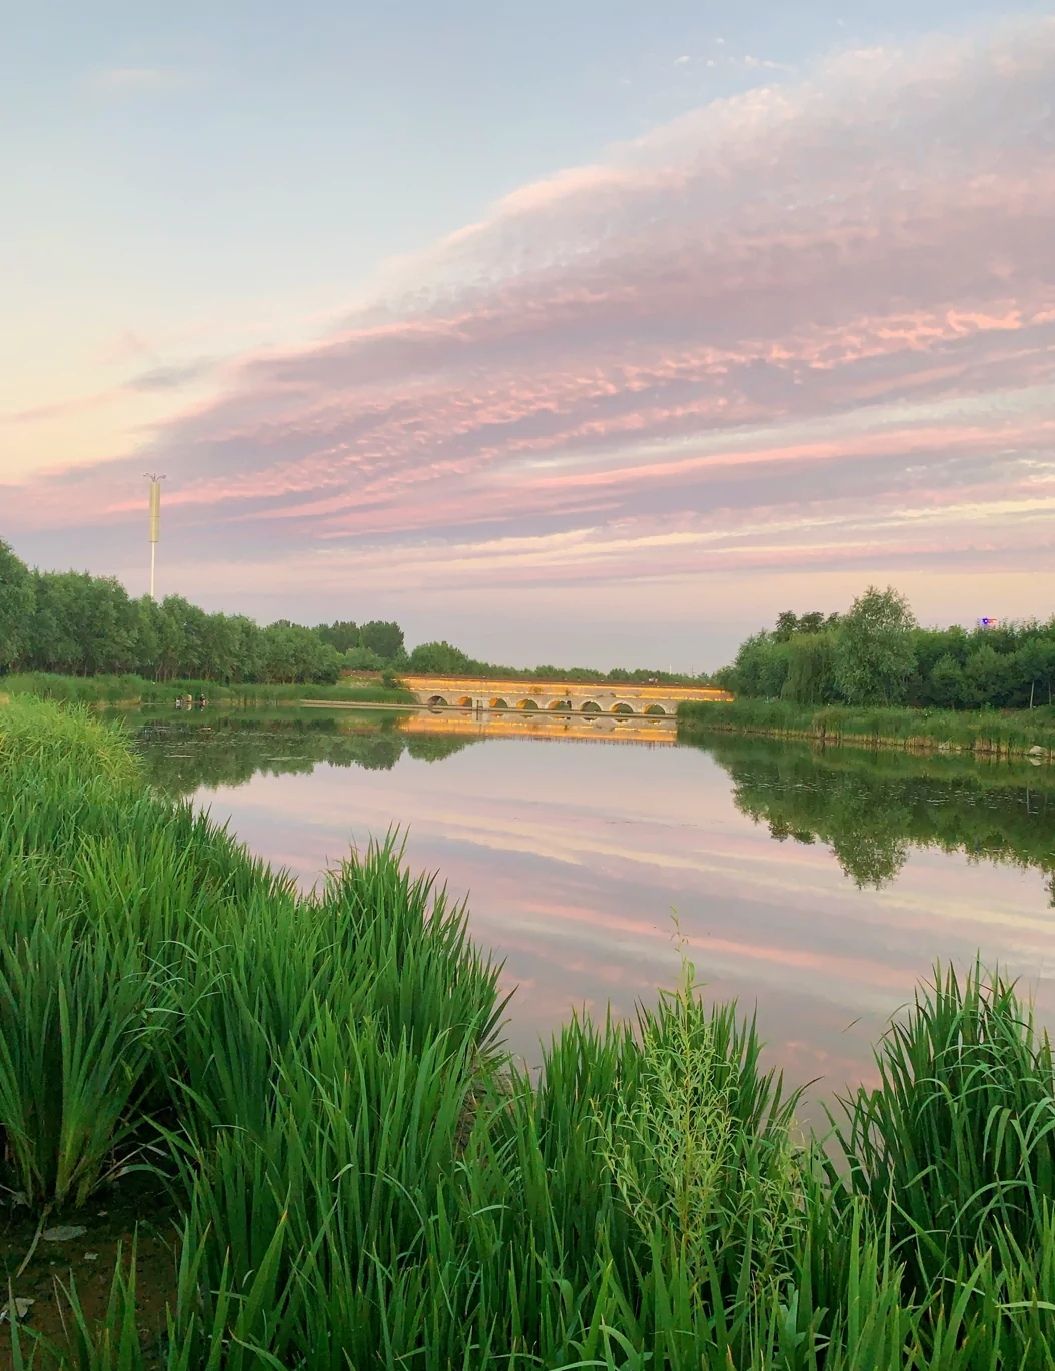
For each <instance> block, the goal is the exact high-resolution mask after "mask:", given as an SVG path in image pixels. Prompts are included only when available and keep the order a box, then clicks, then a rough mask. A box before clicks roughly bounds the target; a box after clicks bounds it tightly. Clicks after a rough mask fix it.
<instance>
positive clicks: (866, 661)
mask: <svg viewBox="0 0 1055 1371" xmlns="http://www.w3.org/2000/svg"><path fill="white" fill-rule="evenodd" d="M714 680H715V683H716V684H718V685H721V686H723V687H725V688H726V689H727V690H731V691H732V692H733V693H734V694H736V695H738V696H749V697H752V698H765V699H777V698H782V699H785V700H791V701H794V702H795V703H797V704H813V705H816V704H831V703H847V704H860V705H867V704H877V705H892V704H909V705H912V706H914V707H919V708H928V709H982V708H995V709H1021V708H1032V707H1037V706H1041V705H1045V706H1046V705H1050V704H1051V703H1052V700H1053V698H1055V618H1053V619H1050V620H1048V622H1047V623H1044V624H1040V623H1036V622H1032V621H1030V622H1025V623H1017V624H1009V625H1004V626H1001V627H998V628H978V629H974V630H971V631H970V632H968V631H967V630H966V629H964V628H961V627H960V626H959V625H958V624H954V625H953V626H952V627H951V628H947V629H934V628H917V627H915V626H914V620H913V619H912V615H911V611H910V610H909V608H908V606H907V604H906V603H905V601H904V599H903V598H902V597H901V596H899V595H898V593H897V592H896V591H895V590H893V589H892V588H890V587H888V588H887V589H886V590H884V591H880V590H877V589H876V588H875V587H869V589H868V590H867V591H866V592H865V594H864V595H862V596H860V597H859V598H858V600H856V601H855V603H854V606H853V608H852V609H851V610H850V611H849V613H847V614H844V615H841V616H840V615H838V614H831V615H829V616H828V618H827V619H825V618H824V616H823V615H822V614H821V613H819V612H817V611H814V612H812V613H809V614H803V615H795V614H794V613H793V612H792V611H791V610H785V611H783V613H781V614H780V615H779V616H778V618H777V622H776V625H775V627H774V628H773V629H772V630H762V631H760V632H758V633H755V634H752V635H751V636H750V637H749V638H747V639H745V641H744V642H743V643H742V644H741V646H740V649H739V651H738V652H737V655H736V658H735V660H734V662H733V663H732V664H731V665H730V666H728V667H723V668H722V669H721V670H720V671H718V672H716V673H715V676H714Z"/></svg>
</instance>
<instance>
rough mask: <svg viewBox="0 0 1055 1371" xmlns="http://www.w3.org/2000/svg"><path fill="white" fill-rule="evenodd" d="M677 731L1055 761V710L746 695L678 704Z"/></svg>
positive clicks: (689, 735)
mask: <svg viewBox="0 0 1055 1371" xmlns="http://www.w3.org/2000/svg"><path fill="white" fill-rule="evenodd" d="M678 732H679V735H681V736H683V737H685V738H687V739H689V740H692V739H693V738H694V737H697V738H704V737H706V736H707V735H708V734H713V733H743V734H748V735H755V736H757V737H762V738H799V739H805V740H808V741H810V742H814V743H820V744H822V745H824V746H847V747H867V748H871V749H873V750H874V749H877V748H901V749H903V750H906V751H919V752H965V753H968V752H969V753H975V754H976V755H979V756H988V757H1028V758H1030V759H1034V760H1036V761H1040V762H1052V761H1055V710H1052V709H1051V708H1045V709H1035V710H1029V711H1027V710H1018V711H1015V712H1007V713H999V712H997V711H996V710H933V709H909V708H882V707H879V706H876V707H874V708H867V709H864V708H851V707H850V706H847V705H823V706H820V707H813V706H809V705H797V704H793V703H790V702H789V701H786V700H756V699H749V698H741V699H737V700H732V701H721V702H716V703H713V704H711V703H708V704H697V703H696V702H695V701H688V702H686V703H684V704H682V705H679V707H678Z"/></svg>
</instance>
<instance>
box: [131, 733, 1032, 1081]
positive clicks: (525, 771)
mask: <svg viewBox="0 0 1055 1371" xmlns="http://www.w3.org/2000/svg"><path fill="white" fill-rule="evenodd" d="M206 718H207V716H206ZM533 722H534V721H533ZM449 724H450V721H449V720H444V719H442V717H441V718H440V720H439V721H437V720H436V719H435V716H426V717H424V718H417V719H411V720H409V721H408V720H406V719H405V718H404V719H402V720H400V719H397V718H394V717H393V718H384V719H378V717H377V716H376V715H375V716H373V717H363V716H361V715H350V714H343V715H340V716H336V717H335V716H331V715H327V716H325V717H319V716H315V717H302V718H297V719H296V720H294V719H291V717H290V716H289V715H286V716H284V718H283V720H273V721H252V720H249V719H245V718H241V719H236V720H231V721H227V720H221V719H219V718H211V719H208V721H207V722H206V723H205V724H204V726H203V724H202V722H201V721H199V720H197V719H196V720H195V726H194V727H193V728H191V727H187V726H181V727H177V726H176V724H175V721H173V720H172V719H171V717H168V718H164V719H161V720H160V721H156V722H154V723H153V724H151V725H149V726H148V727H147V729H146V730H145V731H144V734H143V740H142V746H143V750H144V755H145V757H146V761H147V765H148V767H149V770H150V774H151V776H152V777H153V779H154V780H155V782H156V783H157V784H159V785H161V786H164V787H165V788H166V789H168V790H170V791H172V792H176V793H181V794H192V793H193V794H194V795H195V796H196V798H197V799H198V800H199V802H201V803H206V804H209V805H210V806H211V807H212V810H213V812H214V814H215V815H216V816H217V817H218V818H220V819H224V820H226V819H230V820H231V823H232V827H233V830H234V832H235V833H237V834H238V835H239V836H240V837H241V838H242V839H243V840H244V841H245V842H247V843H248V844H249V846H250V847H251V848H252V849H253V850H254V851H256V852H259V853H260V854H261V855H263V856H265V857H267V858H269V859H270V860H272V861H274V862H276V863H279V864H281V865H285V866H287V867H288V868H289V869H290V870H292V871H293V872H294V873H295V874H296V875H297V876H298V878H299V879H300V880H302V881H303V883H304V884H305V885H306V886H307V885H310V884H311V883H312V882H313V881H314V880H316V878H317V877H318V875H319V873H320V872H321V871H322V870H324V869H325V867H326V866H327V865H328V864H330V863H332V862H333V861H335V860H337V859H339V858H340V857H341V856H342V855H343V854H344V853H346V852H347V850H348V848H349V845H350V844H357V845H359V846H362V845H363V844H364V843H365V842H366V841H367V840H368V838H369V837H370V836H379V835H382V834H384V833H385V832H386V830H387V829H388V828H389V827H390V826H392V825H397V826H399V827H400V828H401V829H403V830H404V832H406V833H407V834H408V851H407V855H408V860H409V861H410V862H411V863H412V864H413V865H414V866H415V867H418V868H424V869H428V870H436V871H439V872H440V873H442V876H443V878H444V879H445V880H446V881H447V882H448V884H449V888H450V891H451V893H452V895H453V896H455V897H456V898H460V897H462V896H464V895H468V896H469V909H470V917H471V924H472V929H473V934H474V936H475V937H476V939H477V940H478V941H479V942H480V943H481V944H482V945H485V946H489V947H492V948H494V949H495V950H496V952H497V953H498V955H499V956H500V957H502V958H504V960H505V963H506V977H507V980H508V982H509V983H510V984H515V985H517V986H518V987H519V989H518V992H517V994H516V996H515V997H514V1000H513V1003H512V1006H511V1022H510V1027H509V1039H510V1042H511V1045H512V1046H513V1048H514V1050H516V1051H518V1052H521V1053H523V1054H524V1055H525V1056H527V1057H528V1058H529V1060H533V1061H534V1060H537V1058H538V1048H537V1042H538V1039H539V1037H541V1036H545V1035H547V1034H548V1033H549V1032H550V1031H551V1030H552V1028H553V1027H555V1026H556V1024H557V1023H558V1022H560V1021H561V1020H562V1019H564V1018H565V1017H567V1015H568V1014H569V1013H570V1011H571V1009H572V1008H573V1007H575V1006H582V1005H586V1006H588V1007H589V1008H590V1009H591V1010H593V1011H594V1012H597V1013H603V1012H604V1010H605V1007H606V1005H607V1004H609V1003H610V1004H611V1005H612V1008H613V1012H615V1013H616V1014H629V1013H632V1012H633V1008H634V1003H635V1001H636V1000H640V999H646V1000H651V999H653V998H654V996H655V993H656V988H657V987H658V986H669V985H671V984H672V983H673V982H674V980H675V979H676V977H677V974H678V954H677V951H676V947H675V939H674V926H673V918H674V916H676V918H677V921H678V926H679V928H680V932H681V935H682V936H683V937H684V939H685V941H686V943H687V946H688V949H689V952H690V954H691V955H692V957H693V959H694V960H695V962H696V964H697V967H698V969H699V972H700V975H701V978H702V979H703V980H705V981H706V982H707V984H708V987H709V993H712V994H714V995H715V996H719V997H722V998H731V997H737V998H739V999H740V1000H741V1002H742V1003H744V1004H745V1005H747V1006H751V1005H754V1004H756V1003H757V1005H758V1016H759V1022H760V1027H761V1030H762V1032H763V1035H764V1037H765V1038H766V1039H767V1041H768V1043H769V1045H770V1047H769V1051H770V1055H771V1057H772V1058H773V1059H774V1060H776V1061H778V1062H779V1063H780V1064H781V1065H783V1066H784V1067H785V1068H786V1070H787V1071H788V1074H789V1076H790V1077H791V1078H792V1079H794V1080H795V1081H801V1080H804V1079H809V1078H812V1077H814V1076H818V1075H820V1076H823V1077H825V1078H826V1079H827V1080H828V1082H829V1083H830V1084H832V1085H835V1086H839V1085H842V1084H844V1083H846V1082H848V1081H851V1080H856V1079H860V1078H862V1077H864V1076H866V1075H867V1074H868V1072H869V1060H870V1043H871V1041H872V1040H873V1039H874V1037H875V1036H876V1034H877V1033H878V1031H879V1030H880V1029H881V1027H882V1025H883V1023H884V1021H885V1020H886V1018H887V1016H888V1015H889V1014H890V1013H891V1012H893V1011H894V1010H895V1009H896V1008H897V1007H898V1006H899V1005H900V1004H901V1003H903V1002H904V1001H905V999H906V998H907V997H908V996H910V995H911V992H912V987H913V984H914V982H915V981H916V979H917V978H918V977H919V976H921V975H925V974H926V973H927V971H928V969H929V968H930V966H931V965H932V963H933V961H934V960H935V959H936V958H939V957H940V958H943V959H951V960H953V961H956V962H957V963H960V964H963V963H965V962H968V961H970V960H972V959H973V957H974V955H975V953H976V952H977V951H979V950H980V951H981V953H982V955H983V957H984V958H985V959H986V960H987V961H989V962H994V961H997V960H998V961H999V962H1000V964H1001V965H1002V966H1004V967H1005V968H1006V970H1007V971H1008V972H1009V973H1010V974H1013V975H1023V976H1025V977H1026V978H1027V985H1028V988H1029V989H1030V990H1032V991H1034V992H1035V993H1036V996H1037V1008H1038V1013H1039V1015H1040V1017H1041V1018H1042V1019H1043V1020H1044V1021H1046V1022H1048V1023H1051V1022H1053V1020H1055V978H1053V972H1055V966H1053V959H1052V951H1053V943H1052V938H1051V930H1052V922H1051V920H1052V915H1051V912H1050V905H1051V902H1052V895H1053V888H1052V880H1053V871H1055V831H1053V830H1055V825H1053V824H1052V817H1053V810H1055V775H1052V774H1051V773H1050V772H1048V771H1046V770H1045V771H1040V770H1037V771H1034V770H1032V769H1031V768H1015V769H1011V768H1008V767H1006V766H986V765H984V764H983V765H978V764H973V763H968V762H965V761H954V760H953V759H933V760H920V759H914V758H910V757H903V756H901V755H897V754H890V755H884V756H881V757H878V758H875V759H873V758H870V757H868V756H867V755H865V754H862V753H860V752H851V751H849V750H847V751H845V752H836V753H829V754H827V755H819V754H816V753H814V752H811V751H810V750H809V749H807V748H805V747H801V746H780V745H768V744H763V743H759V742H754V741H744V740H735V739H722V740H719V741H718V742H716V743H714V744H713V745H712V746H710V747H708V748H706V749H697V748H689V747H683V746H678V745H675V743H674V739H673V737H672V735H670V733H669V725H668V726H667V727H668V732H667V733H666V734H665V735H663V740H662V741H660V738H659V735H658V734H656V735H653V734H652V733H651V732H647V733H645V734H643V735H642V736H640V737H639V736H635V735H634V734H633V733H632V732H631V733H627V734H625V735H620V745H612V746H590V745H587V743H585V742H581V743H580V745H578V746H567V747H558V746H548V747H539V746H534V745H532V743H531V742H525V741H524V740H523V739H524V736H525V735H524V733H523V731H515V732H513V733H511V734H508V735H503V734H500V733H498V732H497V730H496V729H495V728H492V727H491V726H487V727H481V726H479V721H473V720H471V719H468V718H464V719H461V720H459V721H458V730H457V731H456V732H452V731H451V729H450V727H449ZM503 726H504V727H506V728H510V729H518V728H519V725H518V721H516V720H512V721H506V722H505V723H504V724H503ZM542 726H543V727H545V728H546V729H547V732H546V733H545V734H544V735H543V736H545V737H547V738H551V739H552V738H557V737H559V736H560V734H559V733H558V732H556V731H553V730H556V729H559V727H560V721H546V723H545V724H543V725H542ZM205 729H208V732H206V731H205ZM573 737H574V735H573ZM576 741H578V740H576Z"/></svg>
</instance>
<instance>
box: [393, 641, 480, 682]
mask: <svg viewBox="0 0 1055 1371" xmlns="http://www.w3.org/2000/svg"><path fill="white" fill-rule="evenodd" d="M407 665H408V666H409V667H410V670H411V671H418V672H421V673H423V674H424V675H432V674H436V675H440V676H464V675H472V674H475V670H476V666H477V663H476V662H474V661H473V659H472V658H471V657H467V656H466V654H465V653H464V652H463V651H462V650H461V648H457V647H454V646H453V644H451V643H448V642H446V641H444V642H438V643H419V644H418V645H417V647H416V648H415V649H414V651H413V652H412V653H411V654H410V658H409V661H408V663H407Z"/></svg>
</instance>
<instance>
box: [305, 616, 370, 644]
mask: <svg viewBox="0 0 1055 1371" xmlns="http://www.w3.org/2000/svg"><path fill="white" fill-rule="evenodd" d="M315 632H316V633H317V634H318V635H319V637H320V638H321V639H322V641H323V642H324V643H329V645H330V647H332V648H335V649H336V650H337V651H338V652H347V651H349V649H350V648H355V647H358V646H359V625H358V624H357V623H354V622H353V621H352V620H351V619H334V621H333V623H332V624H319V625H318V626H317V627H316V629H315Z"/></svg>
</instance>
